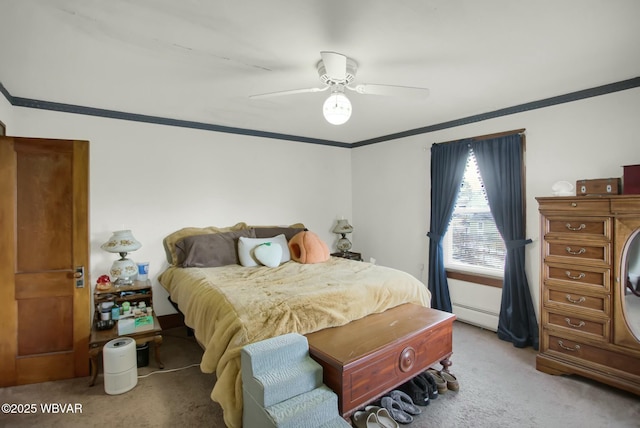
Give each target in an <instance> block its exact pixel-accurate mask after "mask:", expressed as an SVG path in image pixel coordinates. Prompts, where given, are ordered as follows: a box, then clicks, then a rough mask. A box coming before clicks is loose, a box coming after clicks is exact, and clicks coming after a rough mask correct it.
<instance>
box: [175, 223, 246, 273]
mask: <svg viewBox="0 0 640 428" xmlns="http://www.w3.org/2000/svg"><path fill="white" fill-rule="evenodd" d="M254 236H255V234H254V232H253V229H244V230H237V231H233V232H222V233H207V234H205V235H194V236H187V237H186V238H183V239H180V240H179V241H178V242H176V244H175V250H176V260H177V266H179V267H219V266H227V265H233V264H240V259H239V257H238V252H237V242H238V238H240V237H250V238H253V237H254Z"/></svg>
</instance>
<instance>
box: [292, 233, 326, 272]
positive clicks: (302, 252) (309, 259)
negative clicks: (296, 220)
mask: <svg viewBox="0 0 640 428" xmlns="http://www.w3.org/2000/svg"><path fill="white" fill-rule="evenodd" d="M289 251H290V252H291V260H295V261H296V262H298V263H304V264H311V263H322V262H326V261H327V260H329V247H328V246H327V244H325V243H324V241H323V240H322V239H320V237H319V236H318V235H316V234H315V233H313V232H311V231H309V230H305V231H303V232H298V233H296V234H295V235H294V236H293V237H292V238H291V239H290V240H289Z"/></svg>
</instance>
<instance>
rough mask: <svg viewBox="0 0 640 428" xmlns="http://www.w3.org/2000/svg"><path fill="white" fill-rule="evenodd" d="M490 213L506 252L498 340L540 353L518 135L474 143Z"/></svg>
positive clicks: (520, 144) (521, 149)
mask: <svg viewBox="0 0 640 428" xmlns="http://www.w3.org/2000/svg"><path fill="white" fill-rule="evenodd" d="M473 151H474V153H475V156H476V161H477V162H478V169H479V170H480V175H481V176H482V181H483V183H484V188H485V192H486V194H487V199H488V201H489V207H490V208H491V213H492V214H493V218H494V220H495V222H496V226H497V227H498V231H499V232H500V234H501V235H502V239H504V243H505V246H506V249H507V255H506V258H505V266H504V278H503V283H502V302H501V305H500V316H499V319H498V337H499V338H500V339H502V340H506V341H508V342H512V343H513V345H514V346H516V347H519V348H523V347H526V346H533V347H534V349H538V341H539V338H538V322H537V321H536V314H535V312H534V309H533V302H532V300H531V292H530V291H529V284H528V282H527V276H526V274H525V270H524V256H525V251H524V250H525V248H524V246H525V245H526V244H528V243H530V242H531V240H530V239H525V224H524V218H525V216H524V195H523V194H522V187H523V186H522V180H523V170H522V167H523V161H522V159H523V156H522V154H523V147H522V141H521V136H520V135H519V134H515V135H508V136H504V137H499V138H493V139H488V140H481V141H477V142H475V143H473Z"/></svg>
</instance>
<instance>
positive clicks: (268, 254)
mask: <svg viewBox="0 0 640 428" xmlns="http://www.w3.org/2000/svg"><path fill="white" fill-rule="evenodd" d="M253 257H255V258H256V259H258V261H259V262H260V263H262V264H263V265H265V266H268V267H278V266H280V260H282V247H281V246H280V244H276V243H275V242H265V243H264V244H260V245H258V246H256V247H255V248H254V249H253Z"/></svg>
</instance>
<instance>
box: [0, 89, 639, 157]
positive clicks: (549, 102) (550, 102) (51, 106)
mask: <svg viewBox="0 0 640 428" xmlns="http://www.w3.org/2000/svg"><path fill="white" fill-rule="evenodd" d="M639 86H640V77H634V78H632V79H628V80H622V81H619V82H615V83H610V84H607V85H602V86H597V87H594V88H589V89H584V90H580V91H575V92H570V93H568V94H564V95H559V96H555V97H550V98H545V99H542V100H538V101H532V102H528V103H524V104H518V105H515V106H512V107H506V108H503V109H499V110H494V111H491V112H487V113H481V114H476V115H473V116H468V117H464V118H461V119H456V120H451V121H448V122H442V123H437V124H434V125H429V126H424V127H421V128H415V129H410V130H407V131H403V132H397V133H394V134H389V135H383V136H380V137H376V138H371V139H367V140H362V141H357V142H355V143H344V142H340V141H333V140H323V139H319V138H309V137H303V136H300V135H290V134H279V133H276V132H265V131H257V130H254V129H245V128H234V127H230V126H222V125H215V124H211V123H203V122H193V121H188V120H179V119H171V118H166V117H159V116H148V115H143V114H136V113H129V112H122V111H116V110H106V109H100V108H95V107H86V106H79V105H74V104H63V103H56V102H51V101H42V100H36V99H32V98H22V97H16V96H13V95H11V93H10V92H9V91H8V90H7V89H6V88H5V86H4V85H3V84H2V82H0V92H1V93H2V94H3V95H4V97H5V98H6V99H7V101H9V103H10V104H11V105H12V106H15V107H26V108H34V109H40V110H51V111H59V112H63V113H72V114H81V115H86V116H97V117H106V118H110V119H119V120H128V121H133V122H143V123H152V124H156V125H166V126H176V127H181V128H191V129H199V130H204V131H212V132H224V133H229V134H238V135H249V136H253V137H262V138H271V139H276V140H285V141H296V142H301V143H308V144H320V145H324V146H332V147H342V148H357V147H363V146H368V145H371V144H376V143H382V142H386V141H391V140H396V139H399V138H405V137H410V136H413V135H418V134H426V133H429V132H434V131H440V130H442V129H447V128H454V127H457V126H463V125H468V124H470V123H475V122H481V121H483V120H488V119H494V118H496V117H501V116H508V115H512V114H517V113H522V112H525V111H529V110H536V109H540V108H545V107H550V106H554V105H558V104H564V103H569V102H572V101H578V100H582V99H585V98H591V97H597V96H600V95H606V94H610V93H613V92H619V91H624V90H627V89H632V88H637V87H639Z"/></svg>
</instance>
